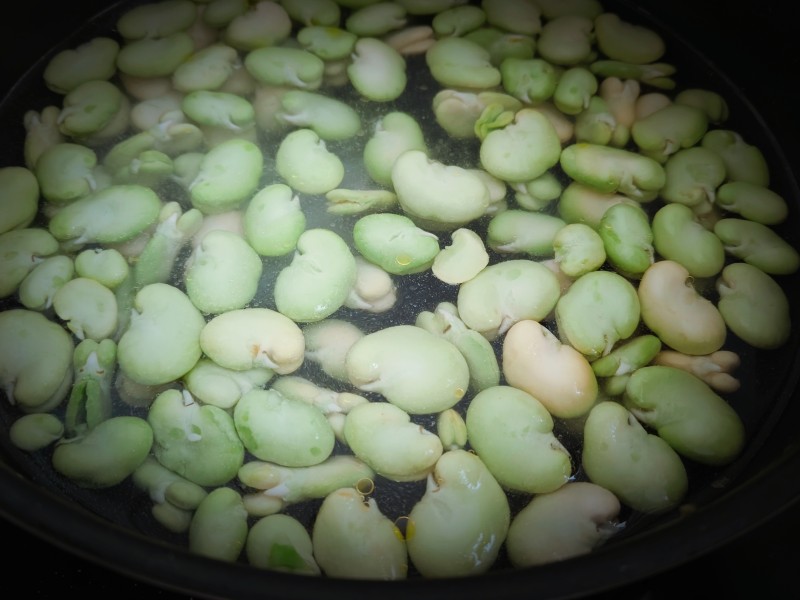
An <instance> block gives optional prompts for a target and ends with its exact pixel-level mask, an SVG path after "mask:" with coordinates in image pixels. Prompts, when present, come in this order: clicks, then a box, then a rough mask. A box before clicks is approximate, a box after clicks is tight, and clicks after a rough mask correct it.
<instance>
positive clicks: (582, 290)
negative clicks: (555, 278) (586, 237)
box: [555, 271, 640, 361]
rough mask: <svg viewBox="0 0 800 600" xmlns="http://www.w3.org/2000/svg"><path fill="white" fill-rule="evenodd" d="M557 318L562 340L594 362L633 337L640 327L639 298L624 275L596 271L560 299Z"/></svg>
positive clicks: (580, 278) (556, 307) (579, 279)
mask: <svg viewBox="0 0 800 600" xmlns="http://www.w3.org/2000/svg"><path fill="white" fill-rule="evenodd" d="M555 316H556V323H557V324H558V331H559V335H560V337H561V338H562V339H563V340H564V341H565V342H567V343H569V344H570V345H571V346H572V347H573V348H575V349H576V350H578V351H579V352H581V353H582V354H584V355H585V356H586V357H587V358H588V359H589V360H590V361H591V360H595V359H598V358H600V357H601V356H605V355H606V354H608V353H609V352H611V350H612V348H613V346H614V344H616V342H618V341H619V340H624V339H627V338H628V337H630V336H631V335H632V334H633V332H634V331H635V330H636V327H638V325H639V316H640V305H639V298H638V296H637V294H636V288H635V287H633V284H631V283H630V282H629V281H628V280H627V279H625V278H624V277H623V276H622V275H619V274H617V273H613V272H611V271H592V272H591V273H586V274H585V275H583V276H581V277H579V278H578V279H577V280H576V281H575V282H574V283H573V284H572V285H571V286H570V288H569V290H567V292H566V293H565V294H564V295H563V296H561V298H559V300H558V303H557V304H556V306H555Z"/></svg>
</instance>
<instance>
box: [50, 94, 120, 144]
mask: <svg viewBox="0 0 800 600" xmlns="http://www.w3.org/2000/svg"><path fill="white" fill-rule="evenodd" d="M126 107H127V99H126V98H125V97H124V95H123V94H122V92H121V91H120V89H119V88H118V87H117V86H116V85H114V84H113V83H110V82H108V81H105V80H97V81H87V82H85V83H82V84H80V85H79V86H77V87H76V88H75V89H73V90H71V91H70V92H69V93H68V94H67V95H65V96H64V103H63V108H62V109H61V114H60V115H59V128H60V130H61V133H63V134H64V135H67V136H70V137H71V138H74V139H81V138H89V137H90V136H92V135H93V134H97V133H99V132H102V133H103V134H104V136H106V135H107V136H109V137H111V136H112V135H117V134H120V133H122V132H123V131H124V130H125V128H126V127H127V124H128V120H127V118H123V119H122V120H121V121H120V122H119V123H117V124H116V126H115V128H114V129H113V130H110V131H104V128H106V127H107V126H109V125H110V124H111V123H112V121H113V120H114V119H115V118H117V117H118V115H119V113H120V111H121V110H123V109H125V108H126Z"/></svg>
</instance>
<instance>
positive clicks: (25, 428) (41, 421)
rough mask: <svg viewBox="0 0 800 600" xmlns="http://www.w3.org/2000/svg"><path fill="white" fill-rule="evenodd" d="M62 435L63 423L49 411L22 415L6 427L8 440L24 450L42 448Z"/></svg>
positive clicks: (34, 450) (29, 450)
mask: <svg viewBox="0 0 800 600" xmlns="http://www.w3.org/2000/svg"><path fill="white" fill-rule="evenodd" d="M63 435H64V424H63V423H62V422H61V421H60V420H59V418H58V417H57V416H55V415H54V414H51V413H31V414H27V415H22V416H21V417H20V418H18V419H17V420H16V421H14V422H13V423H12V424H11V427H9V428H8V439H9V441H10V442H11V443H12V444H14V446H16V447H17V448H19V449H20V450H25V451H26V452H36V451H37V450H42V449H43V448H46V447H47V446H49V445H50V444H52V443H53V442H56V441H58V440H59V439H61V437H62V436H63Z"/></svg>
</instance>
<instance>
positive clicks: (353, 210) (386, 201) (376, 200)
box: [325, 188, 397, 215]
mask: <svg viewBox="0 0 800 600" xmlns="http://www.w3.org/2000/svg"><path fill="white" fill-rule="evenodd" d="M325 199H326V200H327V201H328V209H327V210H328V213H330V214H334V215H355V214H359V213H364V212H381V211H388V210H391V209H393V208H395V206H397V194H395V193H394V192H392V191H389V190H351V189H345V188H337V189H335V190H331V191H330V192H328V193H327V194H325Z"/></svg>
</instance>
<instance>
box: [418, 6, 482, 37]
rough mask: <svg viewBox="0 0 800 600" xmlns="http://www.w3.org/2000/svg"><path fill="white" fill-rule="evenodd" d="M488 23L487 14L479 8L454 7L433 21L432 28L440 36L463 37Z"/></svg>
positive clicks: (439, 14) (435, 17) (441, 13)
mask: <svg viewBox="0 0 800 600" xmlns="http://www.w3.org/2000/svg"><path fill="white" fill-rule="evenodd" d="M485 22H486V13H485V12H483V10H482V9H481V8H479V7H477V6H454V7H452V8H448V9H446V10H443V11H442V12H440V13H438V14H437V15H436V16H434V17H433V19H431V27H432V28H433V31H434V32H435V33H436V34H437V35H438V36H439V37H444V36H447V35H454V36H458V37H460V36H463V35H464V34H466V33H469V32H470V31H474V30H475V29H477V28H478V27H480V26H481V25H483V24H484V23H485Z"/></svg>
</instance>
